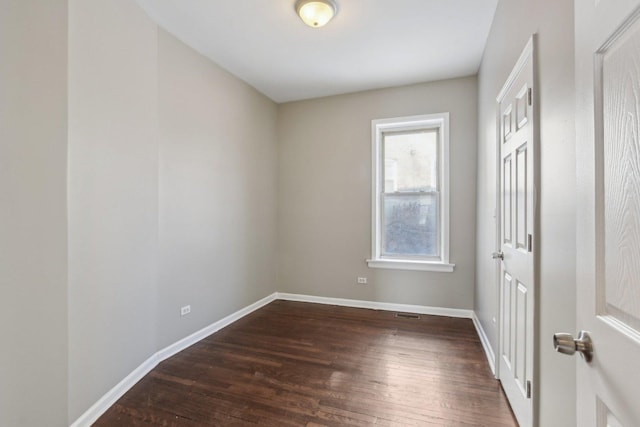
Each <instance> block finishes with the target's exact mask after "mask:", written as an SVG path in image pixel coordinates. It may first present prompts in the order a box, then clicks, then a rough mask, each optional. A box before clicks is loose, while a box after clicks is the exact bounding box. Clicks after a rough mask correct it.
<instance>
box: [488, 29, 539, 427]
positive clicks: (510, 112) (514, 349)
mask: <svg viewBox="0 0 640 427" xmlns="http://www.w3.org/2000/svg"><path fill="white" fill-rule="evenodd" d="M497 101H498V120H497V123H498V126H499V131H498V135H499V137H498V138H499V140H498V145H499V163H498V164H499V171H500V173H499V177H500V207H499V210H500V213H499V218H500V221H499V228H500V230H499V233H498V234H499V242H500V250H499V252H496V253H494V254H493V256H494V258H496V259H499V260H500V283H499V286H500V350H499V366H498V368H499V369H498V376H499V378H500V381H501V382H502V387H503V388H504V391H505V393H506V395H507V398H508V399H509V403H510V404H511V407H512V409H513V412H514V414H515V415H516V418H517V419H518V422H519V423H520V426H521V427H528V426H532V425H533V405H532V393H533V382H532V381H533V338H534V336H533V332H534V322H533V319H534V317H533V315H534V311H533V309H534V294H535V276H534V238H533V237H534V225H535V212H536V207H535V198H534V194H535V182H534V178H535V174H534V171H535V162H534V160H535V157H536V155H535V141H534V137H535V132H534V130H535V123H534V120H535V117H534V109H533V39H531V40H530V41H529V43H528V44H527V46H526V48H525V50H524V52H523V53H522V55H521V56H520V59H519V60H518V62H517V63H516V65H515V68H514V69H513V71H512V73H511V75H510V76H509V78H508V79H507V81H506V83H505V85H504V87H503V89H502V91H501V92H500V95H499V96H498V98H497Z"/></svg>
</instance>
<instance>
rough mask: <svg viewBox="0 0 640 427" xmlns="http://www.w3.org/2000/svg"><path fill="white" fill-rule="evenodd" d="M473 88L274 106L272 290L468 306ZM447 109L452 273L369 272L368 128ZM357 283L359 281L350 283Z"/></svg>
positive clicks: (466, 83) (468, 84)
mask: <svg viewBox="0 0 640 427" xmlns="http://www.w3.org/2000/svg"><path fill="white" fill-rule="evenodd" d="M476 89H477V86H476V79H475V77H467V78H461V79H453V80H445V81H441V82H435V83H426V84H420V85H412V86H405V87H398V88H391V89H384V90H375V91H368V92H361V93H356V94H350V95H342V96H334V97H328V98H320V99H314V100H308V101H300V102H292V103H287V104H282V105H280V107H279V112H278V144H279V145H278V156H279V157H278V160H279V165H278V174H279V175H278V238H279V241H278V248H279V258H280V259H279V270H278V286H279V290H280V291H284V292H293V293H300V294H308V295H315V296H326V297H337V298H352V299H360V300H368V301H382V302H392V303H405V304H419V305H427V306H436V307H449V308H460V309H471V308H472V307H473V284H474V274H475V169H476V120H477V110H476V107H477V98H476ZM447 111H448V112H450V113H451V118H450V120H451V121H450V123H451V124H450V127H451V135H450V145H451V147H450V150H451V174H450V176H451V181H450V182H451V216H450V218H451V250H450V259H451V262H452V263H455V264H456V269H455V272H453V273H434V272H418V271H399V270H385V269H370V268H368V267H367V264H366V263H365V259H367V258H369V257H370V256H371V254H370V252H371V120H373V119H382V118H390V117H401V116H409V115H418V114H430V113H441V112H447ZM358 276H363V277H367V278H368V280H369V283H368V284H367V285H359V284H357V283H356V278H357V277H358Z"/></svg>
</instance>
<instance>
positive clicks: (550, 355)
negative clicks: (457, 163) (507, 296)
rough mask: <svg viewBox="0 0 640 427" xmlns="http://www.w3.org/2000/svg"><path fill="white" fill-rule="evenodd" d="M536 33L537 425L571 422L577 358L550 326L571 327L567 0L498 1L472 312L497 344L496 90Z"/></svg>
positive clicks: (483, 93)
mask: <svg viewBox="0 0 640 427" xmlns="http://www.w3.org/2000/svg"><path fill="white" fill-rule="evenodd" d="M533 33H537V34H538V42H539V43H538V46H539V51H538V55H537V58H536V59H537V60H538V67H537V71H538V73H539V76H538V96H539V101H540V103H539V109H540V116H539V117H540V156H541V158H540V173H541V177H542V178H541V188H540V189H539V193H538V194H539V199H538V200H539V206H540V235H539V236H538V239H539V240H538V241H539V242H540V248H539V251H540V253H541V259H540V270H539V271H540V275H539V287H538V290H537V293H538V300H537V301H536V304H537V313H536V314H537V317H538V318H539V321H538V324H537V335H536V345H537V354H536V357H537V369H538V377H537V378H535V379H534V381H535V384H536V385H535V386H534V390H536V394H537V397H538V398H539V399H540V400H539V402H540V408H539V414H540V418H539V425H541V426H571V425H575V411H574V407H575V361H574V360H573V359H571V358H568V357H564V358H563V357H561V356H559V355H558V354H556V353H555V352H554V351H553V347H552V345H551V337H552V335H553V333H554V332H556V331H570V332H573V331H575V320H574V319H575V302H574V298H575V194H574V189H575V147H574V144H575V130H574V74H573V72H574V61H573V2H572V1H571V0H561V1H558V0H543V1H541V0H509V1H501V2H499V4H498V8H497V10H496V15H495V18H494V22H493V25H492V28H491V33H490V35H489V40H488V43H487V47H486V50H485V53H484V56H483V60H482V65H481V68H480V72H479V76H478V86H479V95H478V96H479V99H478V101H479V103H478V105H479V119H478V124H479V128H478V134H479V145H478V185H477V194H478V207H477V212H478V223H477V230H478V237H477V275H476V293H475V299H476V303H475V311H476V313H477V315H478V317H479V319H480V321H481V323H482V326H483V328H484V330H485V331H486V332H487V335H488V336H489V339H490V341H491V345H492V347H493V349H494V350H495V351H497V350H498V337H497V333H496V329H495V323H494V322H493V319H494V318H495V319H496V320H497V318H498V307H497V277H496V271H495V268H496V264H495V262H494V261H492V260H491V259H490V258H489V254H490V253H491V252H492V251H494V250H495V249H496V246H495V245H496V243H495V232H496V231H495V230H496V229H495V220H494V218H493V215H494V210H495V206H496V205H495V203H496V197H495V189H496V181H495V179H496V178H495V177H496V161H495V159H496V118H495V111H496V96H497V95H498V93H499V91H500V89H501V88H502V86H503V84H504V82H505V80H506V79H507V77H508V75H509V73H510V72H511V69H512V68H513V66H514V65H515V62H516V60H517V59H518V57H519V55H520V53H521V51H522V49H523V48H524V46H525V44H526V43H527V40H528V39H529V37H530V36H531V35H532V34H533Z"/></svg>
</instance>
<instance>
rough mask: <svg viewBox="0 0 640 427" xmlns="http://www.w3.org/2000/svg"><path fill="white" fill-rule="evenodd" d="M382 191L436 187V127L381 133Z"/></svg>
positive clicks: (390, 191)
mask: <svg viewBox="0 0 640 427" xmlns="http://www.w3.org/2000/svg"><path fill="white" fill-rule="evenodd" d="M383 149H384V192H385V193H392V192H395V191H437V190H438V130H437V129H429V130H420V131H412V132H398V133H385V134H384V147H383Z"/></svg>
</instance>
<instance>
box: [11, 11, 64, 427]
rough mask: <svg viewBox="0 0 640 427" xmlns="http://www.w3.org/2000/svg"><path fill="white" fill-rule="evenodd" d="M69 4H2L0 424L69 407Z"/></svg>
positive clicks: (26, 422)
mask: <svg viewBox="0 0 640 427" xmlns="http://www.w3.org/2000/svg"><path fill="white" fill-rule="evenodd" d="M66 27H67V2H66V1H62V0H50V1H46V2H42V1H33V0H6V1H5V0H3V1H2V2H0V425H2V426H12V427H14V426H63V425H65V422H66V408H67V393H66V390H67V290H66V283H67V225H66V224H67V218H66V197H67V190H66V168H67V158H66V157H67V156H66V148H67V32H66Z"/></svg>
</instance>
